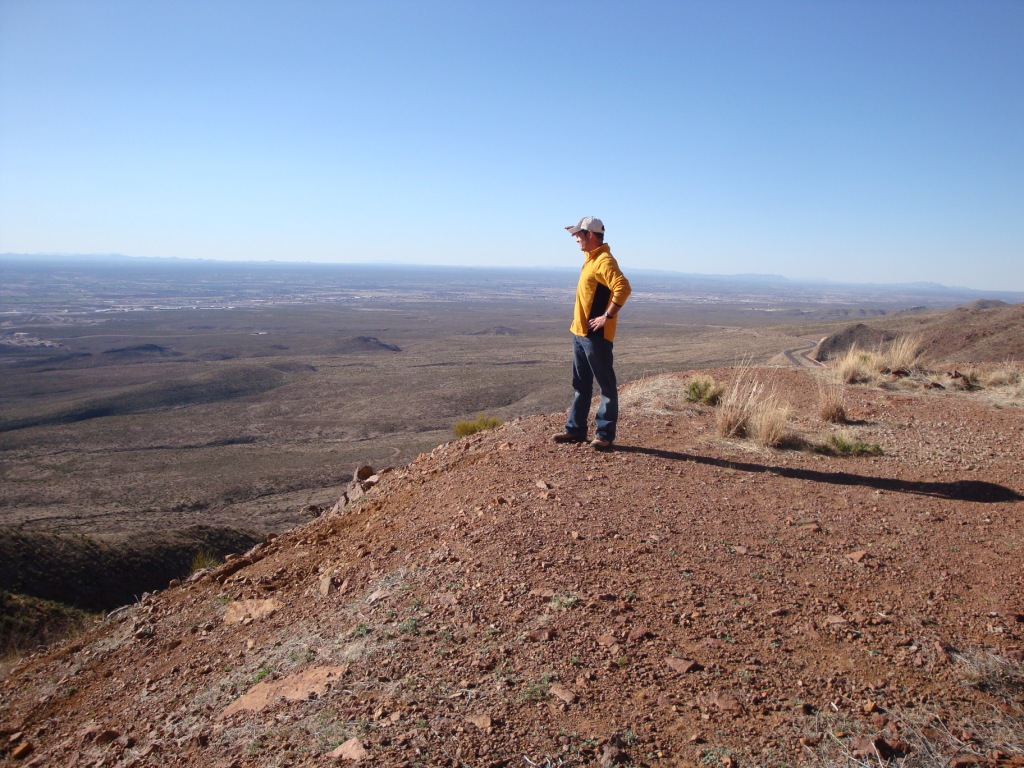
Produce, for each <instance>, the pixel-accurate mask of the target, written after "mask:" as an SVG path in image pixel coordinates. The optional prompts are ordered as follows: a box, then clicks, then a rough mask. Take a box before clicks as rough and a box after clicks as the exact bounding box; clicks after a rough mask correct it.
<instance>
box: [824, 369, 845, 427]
mask: <svg viewBox="0 0 1024 768" xmlns="http://www.w3.org/2000/svg"><path fill="white" fill-rule="evenodd" d="M818 416H820V417H821V420H822V421H827V422H829V423H831V424H845V423H846V384H845V382H843V380H842V379H841V378H840V377H839V376H838V375H836V374H835V373H832V374H831V375H829V376H828V377H827V378H824V379H820V380H819V381H818Z"/></svg>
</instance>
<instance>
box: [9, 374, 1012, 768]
mask: <svg viewBox="0 0 1024 768" xmlns="http://www.w3.org/2000/svg"><path fill="white" fill-rule="evenodd" d="M712 373H713V374H714V375H715V376H716V377H717V378H719V380H722V379H728V378H729V377H730V376H732V375H734V374H733V372H731V371H714V372H712ZM764 375H766V376H770V377H772V378H773V379H774V380H775V381H776V383H777V384H778V385H779V386H780V387H781V388H782V389H783V390H784V391H785V392H787V393H788V396H789V399H790V401H791V402H792V403H793V405H794V406H795V408H796V412H795V414H796V415H795V421H794V429H795V430H796V431H797V432H798V433H800V434H801V435H802V436H803V438H804V439H805V440H809V441H812V442H818V441H821V440H823V439H824V436H825V435H826V434H827V433H828V432H829V430H831V429H832V428H831V427H826V426H823V425H822V424H821V423H820V422H819V421H818V420H817V417H816V415H815V414H814V402H815V398H816V395H815V393H816V387H817V385H816V383H815V380H814V379H813V378H812V375H811V374H810V373H808V372H804V371H798V370H786V371H782V370H777V371H766V372H764ZM623 401H624V409H623V412H624V417H623V422H622V423H621V427H620V429H621V434H620V443H619V445H618V447H617V449H616V450H613V451H609V452H596V451H593V450H592V449H590V448H589V446H585V445H574V446H558V445H555V444H553V443H551V442H550V440H549V435H550V433H552V432H554V431H556V430H558V429H559V428H560V427H561V423H562V417H561V416H560V415H552V416H548V417H533V418H528V419H524V420H519V421H514V422H511V423H508V424H506V425H504V426H502V427H500V428H498V429H496V430H494V431H491V432H486V433H481V434H477V435H474V436H471V437H468V438H465V439H462V440H460V441H457V442H454V443H450V444H447V445H443V446H439V447H438V448H437V449H436V450H434V451H433V452H432V453H430V454H429V455H423V456H420V457H419V458H418V459H417V460H416V461H414V462H413V463H412V464H410V465H409V466H406V467H401V468H397V469H394V470H392V471H388V472H385V473H382V474H381V477H380V482H379V483H378V484H377V485H376V487H374V488H373V489H372V490H371V491H369V492H368V493H367V494H366V495H365V496H363V497H362V498H361V499H359V500H358V501H356V502H355V503H353V504H351V505H349V506H348V507H346V508H345V509H343V510H342V511H341V512H340V514H336V515H330V514H328V515H325V516H324V517H322V518H321V519H319V520H317V521H314V522H312V523H310V524H308V525H305V526H303V527H300V528H297V529H295V530H293V531H291V532H289V533H288V534H286V535H282V536H280V537H278V538H275V539H273V540H271V541H269V542H267V543H265V544H262V545H260V546H259V547H257V548H255V549H254V550H252V551H251V552H250V553H248V554H247V555H246V556H244V557H241V558H237V559H234V560H232V561H230V562H228V563H226V564H225V565H224V566H222V567H221V568H219V569H218V570H215V571H212V572H205V573H201V574H200V575H199V576H198V577H197V578H195V579H194V580H191V581H190V582H189V583H186V584H184V585H179V586H173V587H171V588H169V589H167V590H165V591H163V592H161V593H158V594H154V595H148V596H146V597H145V598H144V599H143V600H141V601H140V602H139V603H136V604H134V605H131V606H129V607H127V608H126V609H124V610H122V611H120V612H117V613H116V615H112V616H111V617H109V618H108V619H107V620H106V621H104V622H103V623H102V624H101V625H99V626H97V627H96V628H95V629H93V630H91V631H90V632H89V633H87V634H86V635H84V636H82V637H80V638H78V639H77V640H75V641H73V642H71V643H66V644H64V645H63V646H60V647H58V648H55V649H52V650H49V651H46V652H40V653H38V654H36V655H35V656H33V657H30V658H28V659H26V660H24V661H23V662H22V663H21V664H20V665H19V666H18V667H17V668H16V669H14V670H13V671H12V672H11V673H10V674H9V675H8V676H7V677H6V679H4V680H3V681H2V682H0V736H2V738H0V750H3V751H4V753H5V755H6V757H4V758H3V763H4V765H15V764H17V765H26V764H27V765H37V766H44V765H45V766H54V765H97V766H99V765H107V766H126V767H127V766H156V765H159V766H223V767H224V768H227V767H228V766H238V767H239V768H241V767H243V766H271V765H275V766H276V765H282V766H283V765H290V766H307V765H308V766H313V765H317V766H322V765H331V764H354V762H353V761H357V760H359V761H361V762H362V763H363V764H367V765H374V766H412V765H423V766H435V765H437V766H513V765H517V766H520V765H550V766H554V765H616V764H619V765H636V766H641V765H642V766H699V765H722V766H738V765H778V766H781V765H826V764H829V765H838V764H844V765H845V764H854V763H847V762H842V763H840V762H838V761H839V759H840V758H841V757H842V756H843V755H845V756H846V758H849V759H851V760H853V759H856V760H862V761H863V762H862V763H856V764H865V765H867V764H873V765H877V764H878V763H879V762H882V763H885V762H886V761H887V760H890V759H893V760H899V759H901V756H904V755H910V756H911V757H913V758H914V759H921V758H923V757H927V756H926V755H925V754H924V753H923V752H922V750H923V749H924V748H925V746H924V745H930V746H929V748H935V749H936V750H937V755H938V756H937V757H936V762H933V763H927V764H934V765H939V764H950V762H949V761H952V760H954V759H960V760H961V761H965V760H967V759H968V758H970V761H973V762H960V763H952V764H954V765H968V764H971V765H979V764H984V765H1007V766H1008V765H1019V764H1020V762H1019V756H1020V755H1021V751H1022V749H1024V747H1022V746H1021V741H1022V740H1021V739H1020V735H1021V733H1022V731H1020V730H1018V731H1013V729H1012V727H1011V726H1012V724H1013V723H1014V722H1019V720H1017V721H1015V720H1014V719H1013V718H1015V717H1016V718H1019V717H1020V714H1021V708H1020V705H1019V697H1020V688H1014V687H1013V684H1014V683H1013V681H1014V680H1015V679H1016V678H1014V677H1013V675H1012V674H1009V673H1007V674H1002V675H1001V676H1000V677H997V676H995V675H993V674H986V673H985V672H984V669H985V667H984V663H987V662H986V661H985V660H997V661H998V663H999V664H1003V665H1004V666H1002V667H998V669H1001V670H1010V672H1013V670H1019V666H1018V667H1014V666H1013V664H1014V663H1015V662H1014V660H1015V659H1020V658H1021V657H1022V655H1024V565H1022V564H1024V558H1022V557H1021V552H1022V551H1024V505H1022V503H1021V500H1022V495H1021V494H1022V492H1024V473H1022V467H1024V418H1022V414H1024V411H1022V410H1021V409H1020V408H1019V407H1010V408H1005V407H1003V408H996V407H993V406H992V405H990V404H989V403H988V401H986V400H984V399H982V398H981V397H980V396H979V395H977V394H972V393H963V392H953V391H939V392H931V393H925V392H889V391H882V390H870V389H850V390H849V392H848V401H847V410H848V412H849V413H850V415H851V418H853V419H856V420H857V422H856V424H855V425H853V426H852V427H849V429H852V430H853V431H854V432H855V433H856V435H857V437H858V438H860V439H862V440H864V441H867V442H870V443H873V444H877V445H879V446H881V448H882V449H883V451H884V453H883V455H881V456H875V457H871V458H842V457H834V456H825V455H820V454H817V453H814V452H811V451H807V450H792V449H790V450H767V449H756V448H753V447H751V446H750V445H749V444H747V443H742V442H736V441H725V440H721V439H719V438H717V437H715V436H714V418H715V411H714V410H712V409H708V408H703V407H696V406H691V405H689V404H687V403H685V402H684V401H683V399H682V381H681V380H679V379H675V378H668V379H660V380H656V381H655V382H651V381H648V382H643V383H641V384H638V385H634V386H633V387H630V388H627V390H626V391H625V392H624V394H623ZM339 492H340V489H339ZM979 660H980V661H979ZM1005 665H1009V666H1005ZM979 670H980V671H979ZM1000 680H1001V681H1003V683H1005V684H1004V685H1002V686H1000V685H998V684H997V683H999V681H1000ZM1017 684H1019V681H1018V683H1017ZM1007 691H1009V694H1007ZM1014 696H1016V697H1017V700H1016V701H1017V703H1015V701H1014ZM997 727H999V728H1002V729H1003V730H1002V735H999V733H997V732H996V729H997ZM1008 728H1009V730H1007V729H1008ZM1007 734H1009V735H1007ZM1014 739H1016V741H1014ZM830 761H831V762H830ZM1014 761H1017V762H1014ZM893 764H896V763H893ZM907 764H908V765H909V764H911V763H907ZM915 764H925V763H922V762H919V763H915Z"/></svg>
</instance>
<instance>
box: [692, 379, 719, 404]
mask: <svg viewBox="0 0 1024 768" xmlns="http://www.w3.org/2000/svg"><path fill="white" fill-rule="evenodd" d="M721 399H722V387H721V386H720V385H719V384H718V382H716V381H715V379H714V377H712V376H706V375H704V374H698V375H696V376H694V377H693V378H692V379H690V380H689V381H688V382H686V400H687V402H691V403H702V404H704V405H717V404H718V403H719V401H720V400H721Z"/></svg>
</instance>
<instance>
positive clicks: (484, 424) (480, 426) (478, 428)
mask: <svg viewBox="0 0 1024 768" xmlns="http://www.w3.org/2000/svg"><path fill="white" fill-rule="evenodd" d="M500 426H501V419H499V418H498V417H496V416H484V415H483V414H482V413H481V414H480V415H479V416H477V417H476V418H475V419H468V420H465V421H459V422H456V424H455V427H454V432H455V436H456V437H466V436H467V435H475V434H476V433H477V432H484V431H486V430H488V429H494V428H495V427H500Z"/></svg>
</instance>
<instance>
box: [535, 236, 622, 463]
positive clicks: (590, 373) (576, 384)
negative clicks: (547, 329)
mask: <svg viewBox="0 0 1024 768" xmlns="http://www.w3.org/2000/svg"><path fill="white" fill-rule="evenodd" d="M566 229H567V230H568V231H569V234H570V235H572V236H573V237H574V238H576V242H577V243H579V246H580V250H581V251H583V254H584V256H585V259H584V262H583V269H582V271H581V272H580V281H579V283H578V284H577V286H576V308H575V311H574V312H573V318H572V325H571V326H570V327H569V330H570V331H572V343H573V357H572V388H573V390H575V392H576V396H575V397H574V398H573V401H572V406H571V407H570V408H569V417H568V419H567V420H566V422H565V431H564V432H559V433H558V434H557V435H555V436H554V440H555V442H556V443H582V442H584V441H585V440H586V439H587V423H588V420H589V418H590V401H591V399H592V398H593V396H594V380H595V379H596V380H597V385H598V386H599V387H600V388H601V405H600V406H599V407H598V409H597V415H596V426H597V429H596V433H595V435H594V439H593V440H592V441H591V442H590V444H591V445H592V446H593V447H594V448H609V447H610V446H611V444H612V443H613V442H614V441H615V424H616V422H617V421H618V419H619V392H618V388H617V385H616V383H615V370H614V369H613V367H612V342H613V341H614V340H615V326H616V322H615V318H616V317H617V316H618V314H619V311H620V310H621V309H622V305H623V304H625V303H626V299H627V298H628V297H629V294H630V292H631V290H632V289H631V288H630V286H629V281H628V280H627V279H626V277H625V275H623V274H622V271H621V270H620V269H619V265H618V263H617V262H616V261H615V257H614V256H612V253H611V250H610V249H609V248H608V246H607V245H606V244H605V242H604V224H603V223H602V222H601V220H600V219H596V218H594V217H593V216H584V217H583V218H582V219H580V220H579V222H577V223H576V224H575V225H570V226H568V227H566Z"/></svg>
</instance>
